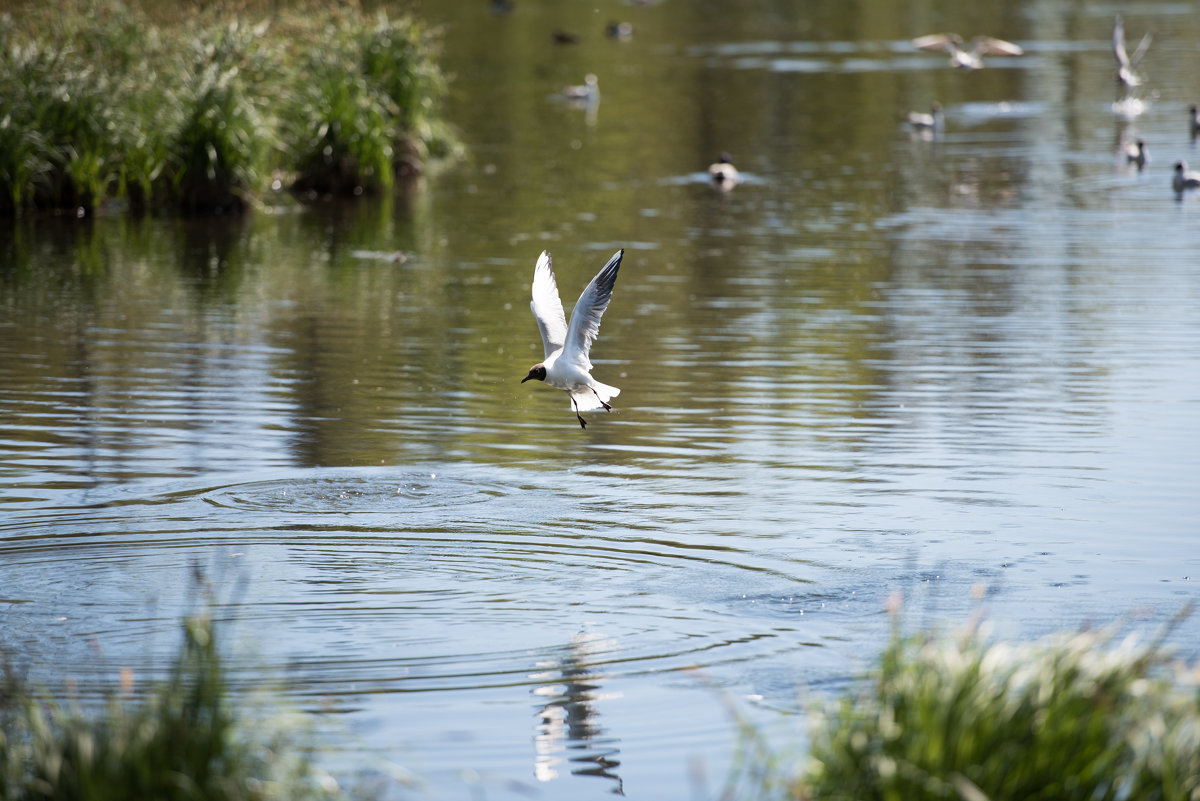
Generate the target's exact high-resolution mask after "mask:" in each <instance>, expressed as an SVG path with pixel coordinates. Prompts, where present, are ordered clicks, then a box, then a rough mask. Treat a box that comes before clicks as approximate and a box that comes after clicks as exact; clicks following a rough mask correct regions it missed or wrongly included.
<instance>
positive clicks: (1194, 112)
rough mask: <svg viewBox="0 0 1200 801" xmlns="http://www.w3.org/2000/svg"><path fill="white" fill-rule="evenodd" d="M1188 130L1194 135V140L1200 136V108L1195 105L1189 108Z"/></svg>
mask: <svg viewBox="0 0 1200 801" xmlns="http://www.w3.org/2000/svg"><path fill="white" fill-rule="evenodd" d="M1188 130H1189V131H1191V133H1192V139H1195V138H1196V137H1197V136H1200V108H1196V106H1195V105H1194V104H1193V105H1191V106H1188Z"/></svg>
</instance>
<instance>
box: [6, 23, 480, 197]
mask: <svg viewBox="0 0 1200 801" xmlns="http://www.w3.org/2000/svg"><path fill="white" fill-rule="evenodd" d="M179 9H180V10H179V15H178V17H177V18H175V19H172V20H169V21H164V22H156V21H155V20H153V19H152V18H151V17H150V16H149V15H147V14H146V13H145V12H144V11H142V10H141V9H140V8H139V7H138V6H137V5H123V4H121V3H120V2H117V0H90V1H88V2H83V3H72V2H65V0H60V2H52V3H47V4H33V5H31V6H29V7H28V8H25V9H24V10H22V11H21V12H20V13H18V14H16V15H4V16H2V17H0V213H5V214H8V215H14V214H20V213H22V212H23V211H26V210H29V209H31V208H39V209H45V208H53V209H71V210H75V209H83V210H84V211H85V212H87V211H90V210H91V209H93V208H95V207H96V206H98V205H100V204H102V203H105V202H110V201H120V202H122V203H128V204H129V205H130V206H131V207H132V208H134V209H135V210H139V211H140V210H160V209H164V208H165V209H170V210H173V211H185V212H193V213H196V212H214V211H226V210H232V209H236V208H240V207H243V206H245V205H246V204H248V203H252V202H253V201H254V200H255V199H256V198H258V197H261V196H262V195H263V193H264V192H266V191H268V190H270V189H282V188H290V189H295V190H297V191H300V192H305V193H318V194H327V193H329V194H358V193H362V192H373V191H380V190H384V189H388V188H390V187H391V186H392V185H393V184H394V183H395V181H396V180H397V178H398V177H403V176H404V175H406V174H411V173H413V172H415V171H417V170H419V169H420V168H421V166H422V165H423V164H424V163H426V162H427V161H428V160H430V159H435V158H440V157H445V156H448V155H451V154H452V153H453V152H454V151H455V149H456V148H457V145H456V143H455V140H454V137H453V136H452V134H451V133H450V132H449V130H448V128H447V127H446V125H445V124H444V123H443V122H442V121H441V118H440V117H439V116H438V112H439V102H440V100H441V98H442V96H443V94H444V91H445V80H444V78H443V76H442V73H441V72H440V70H439V69H438V66H437V63H436V56H437V40H436V37H435V36H433V34H432V33H431V32H430V31H429V30H427V29H426V28H424V27H423V26H422V25H420V24H419V23H418V22H416V21H415V20H413V19H412V18H410V17H403V16H402V17H396V18H392V17H389V16H388V15H387V14H386V13H384V12H383V11H378V12H375V13H370V14H368V13H366V12H364V11H363V10H362V9H361V8H359V7H358V6H357V4H353V3H351V4H322V5H314V6H311V7H309V6H304V5H301V6H299V7H289V8H287V9H277V10H275V11H274V12H270V13H267V12H245V11H243V12H239V13H230V12H203V11H190V10H187V9H188V7H187V6H180V7H179Z"/></svg>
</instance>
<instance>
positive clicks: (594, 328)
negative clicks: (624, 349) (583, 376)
mask: <svg viewBox="0 0 1200 801" xmlns="http://www.w3.org/2000/svg"><path fill="white" fill-rule="evenodd" d="M624 255H625V249H624V248H622V249H621V250H618V251H617V252H616V253H614V254H613V257H612V258H611V259H609V260H608V264H605V265H604V267H603V268H601V270H600V272H598V273H596V277H595V278H593V279H592V282H591V283H590V284H588V285H587V288H586V289H584V290H583V294H581V295H580V296H579V300H578V302H576V304H575V308H574V309H573V310H572V311H571V327H570V328H569V329H567V342H566V345H565V350H564V351H563V356H562V358H565V359H567V360H568V361H570V362H573V363H574V364H576V365H578V366H580V367H582V368H583V369H584V370H591V369H592V362H591V360H590V359H588V352H589V351H590V350H591V349H592V342H593V341H594V340H595V339H596V334H598V333H600V317H601V316H602V315H603V314H604V310H605V309H607V308H608V302H609V301H610V300H611V299H612V291H613V287H614V286H616V283H617V270H618V269H620V267H621V258H622V257H623V256H624Z"/></svg>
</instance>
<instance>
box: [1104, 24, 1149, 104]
mask: <svg viewBox="0 0 1200 801" xmlns="http://www.w3.org/2000/svg"><path fill="white" fill-rule="evenodd" d="M1151 39H1153V37H1152V36H1151V35H1150V34H1149V33H1147V34H1146V35H1145V36H1143V37H1142V41H1141V43H1140V44H1139V45H1138V46H1137V50H1134V51H1133V55H1132V56H1131V55H1129V54H1128V53H1127V52H1126V51H1125V22H1124V21H1123V20H1122V19H1121V18H1120V17H1117V18H1116V19H1114V20H1113V34H1112V42H1113V57H1114V58H1116V60H1117V83H1119V84H1121V85H1122V86H1126V87H1129V88H1132V87H1134V86H1140V85H1141V83H1142V79H1141V76H1139V75H1138V74H1137V72H1135V71H1134V70H1135V68H1136V67H1137V65H1138V64H1140V63H1141V61H1142V58H1143V57H1145V55H1146V50H1148V49H1149V47H1150V40H1151Z"/></svg>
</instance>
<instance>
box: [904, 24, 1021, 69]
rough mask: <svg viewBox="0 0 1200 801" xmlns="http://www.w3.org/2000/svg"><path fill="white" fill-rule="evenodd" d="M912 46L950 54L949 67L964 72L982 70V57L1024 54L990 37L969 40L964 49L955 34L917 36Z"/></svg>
mask: <svg viewBox="0 0 1200 801" xmlns="http://www.w3.org/2000/svg"><path fill="white" fill-rule="evenodd" d="M912 45H913V47H915V48H917V49H918V50H945V51H946V52H947V53H949V54H950V66H952V67H958V68H959V69H965V70H977V69H980V68H982V67H983V57H984V56H1020V55H1024V54H1025V51H1024V50H1022V49H1021V48H1020V47H1019V46H1018V45H1015V44H1013V43H1012V42H1006V41H1004V40H1003V39H995V38H993V37H991V36H976V37H975V38H974V39H972V40H971V46H970V47H964V46H963V40H962V37H961V36H959V35H958V34H957V33H931V34H929V35H927V36H918V37H917V38H916V39H913V40H912Z"/></svg>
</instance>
